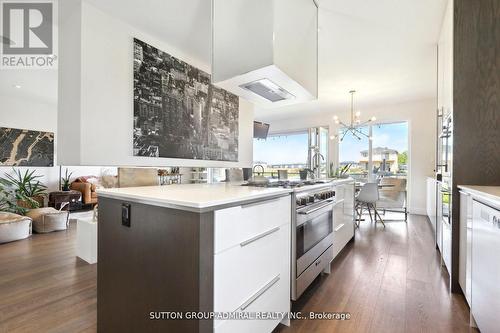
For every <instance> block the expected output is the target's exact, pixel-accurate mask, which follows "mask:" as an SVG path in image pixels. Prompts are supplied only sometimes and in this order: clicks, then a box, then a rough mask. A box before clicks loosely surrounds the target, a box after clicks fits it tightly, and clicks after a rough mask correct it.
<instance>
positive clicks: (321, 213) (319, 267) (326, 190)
mask: <svg viewBox="0 0 500 333" xmlns="http://www.w3.org/2000/svg"><path fill="white" fill-rule="evenodd" d="M243 185H244V186H263V187H283V188H292V189H293V193H292V242H291V243H292V248H291V258H292V262H291V268H292V269H291V271H292V272H291V273H292V274H291V288H292V290H291V296H292V297H291V298H292V300H294V301H295V300H297V299H298V298H299V297H300V296H301V295H302V293H303V292H304V291H305V290H306V288H307V287H308V286H309V285H310V284H311V282H313V281H314V279H315V278H316V277H317V276H318V275H319V274H320V273H321V272H325V273H330V262H331V261H332V260H333V248H332V245H333V233H334V230H333V210H334V207H335V205H336V204H337V202H336V201H335V191H334V190H333V189H334V185H333V184H332V183H331V182H330V181H321V180H312V181H291V180H286V181H271V182H267V183H265V184H252V183H245V184H243Z"/></svg>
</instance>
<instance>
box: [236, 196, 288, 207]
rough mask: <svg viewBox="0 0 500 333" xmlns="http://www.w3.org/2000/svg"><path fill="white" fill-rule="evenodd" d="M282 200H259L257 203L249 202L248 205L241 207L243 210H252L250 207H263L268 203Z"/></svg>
mask: <svg viewBox="0 0 500 333" xmlns="http://www.w3.org/2000/svg"><path fill="white" fill-rule="evenodd" d="M280 199H281V197H278V198H272V199H264V200H259V201H255V202H249V203H247V204H243V205H241V208H250V207H253V206H259V205H263V204H266V203H270V202H275V201H279V200H280Z"/></svg>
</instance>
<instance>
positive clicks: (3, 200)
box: [0, 181, 27, 215]
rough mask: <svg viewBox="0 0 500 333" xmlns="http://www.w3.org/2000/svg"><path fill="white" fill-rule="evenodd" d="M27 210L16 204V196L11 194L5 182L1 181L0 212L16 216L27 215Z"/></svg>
mask: <svg viewBox="0 0 500 333" xmlns="http://www.w3.org/2000/svg"><path fill="white" fill-rule="evenodd" d="M26 211H27V209H26V208H23V207H19V206H18V205H17V202H16V195H15V194H13V193H11V192H10V191H9V190H8V189H7V188H6V187H5V183H4V182H3V181H0V212H9V213H14V214H21V215H24V214H26Z"/></svg>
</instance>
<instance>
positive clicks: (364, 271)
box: [0, 216, 469, 332]
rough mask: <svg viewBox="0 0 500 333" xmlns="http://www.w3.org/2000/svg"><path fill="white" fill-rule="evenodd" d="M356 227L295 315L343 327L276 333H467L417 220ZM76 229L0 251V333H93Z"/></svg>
mask: <svg viewBox="0 0 500 333" xmlns="http://www.w3.org/2000/svg"><path fill="white" fill-rule="evenodd" d="M386 225H387V227H386V228H385V229H383V228H382V226H381V225H378V226H377V227H374V226H373V225H372V224H370V223H369V222H367V221H365V222H364V223H362V225H361V228H360V229H359V230H357V231H356V241H355V242H352V243H350V244H349V245H348V247H347V248H346V249H345V250H344V251H343V252H342V253H341V255H340V256H339V257H338V258H337V259H336V260H335V261H334V262H333V265H332V273H331V275H329V276H328V275H325V276H321V277H320V278H318V279H317V280H316V281H315V283H313V285H312V286H311V288H309V289H308V290H307V291H306V293H305V294H304V295H303V297H302V298H301V299H300V300H299V302H297V303H295V304H294V310H295V311H302V312H303V313H305V312H309V311H332V312H349V313H350V314H351V316H352V318H351V319H350V320H347V321H334V320H330V321H327V320H316V321H311V320H300V321H299V320H297V321H292V324H291V327H285V326H280V327H279V328H278V329H277V330H276V331H277V332H468V331H469V328H468V324H467V323H468V320H469V311H468V308H467V306H466V305H465V301H464V300H463V298H462V296H461V295H455V294H450V293H449V289H448V287H447V279H446V278H445V275H444V274H442V271H441V270H440V267H439V265H440V263H439V259H438V256H437V253H436V251H435V248H434V247H433V239H432V234H431V228H430V226H429V224H428V223H427V221H426V220H425V218H424V217H421V216H410V218H409V222H408V224H405V223H402V222H392V223H386ZM75 237H76V225H75V224H74V223H72V224H71V226H70V229H69V230H68V231H66V232H56V233H50V234H44V235H34V236H33V237H32V238H31V239H28V240H23V241H18V242H13V243H9V244H3V245H0V332H95V330H96V273H97V267H96V265H88V264H86V263H84V262H83V261H80V260H79V259H76V257H75Z"/></svg>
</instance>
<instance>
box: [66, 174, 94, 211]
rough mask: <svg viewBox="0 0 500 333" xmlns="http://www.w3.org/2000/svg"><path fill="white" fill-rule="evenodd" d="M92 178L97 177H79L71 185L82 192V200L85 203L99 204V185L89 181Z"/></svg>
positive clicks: (73, 188)
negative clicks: (97, 190)
mask: <svg viewBox="0 0 500 333" xmlns="http://www.w3.org/2000/svg"><path fill="white" fill-rule="evenodd" d="M91 178H95V177H78V178H77V179H76V180H75V181H74V182H72V183H71V185H70V188H71V189H72V190H74V191H78V192H81V193H82V202H83V203H84V204H85V205H95V204H97V192H96V189H97V185H96V184H92V183H89V182H88V180H89V179H91Z"/></svg>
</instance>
